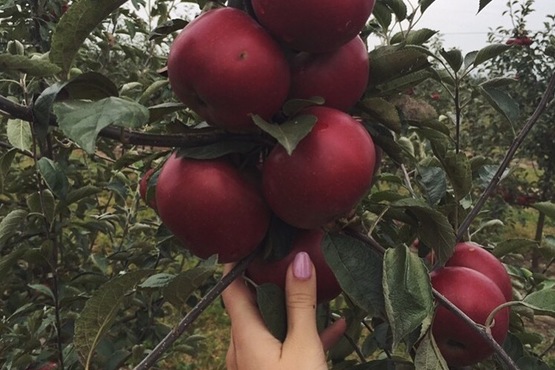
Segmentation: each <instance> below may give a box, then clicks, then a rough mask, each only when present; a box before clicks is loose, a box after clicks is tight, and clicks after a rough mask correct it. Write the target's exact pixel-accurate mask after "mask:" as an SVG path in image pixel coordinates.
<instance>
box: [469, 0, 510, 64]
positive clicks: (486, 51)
mask: <svg viewBox="0 0 555 370" xmlns="http://www.w3.org/2000/svg"><path fill="white" fill-rule="evenodd" d="M482 1H483V0H482ZM489 1H491V0H489ZM489 1H488V2H489ZM480 10H481V8H480ZM510 48H511V46H510V45H505V44H491V45H488V46H486V47H485V48H482V49H480V50H478V52H477V53H476V55H475V57H473V59H474V60H473V62H472V64H473V66H474V67H477V66H479V65H480V64H482V63H484V62H486V61H488V60H490V59H493V58H495V57H496V56H498V55H501V54H503V53H504V52H505V51H507V50H509V49H510Z"/></svg>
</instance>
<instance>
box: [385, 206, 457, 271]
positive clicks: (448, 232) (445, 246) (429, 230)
mask: <svg viewBox="0 0 555 370" xmlns="http://www.w3.org/2000/svg"><path fill="white" fill-rule="evenodd" d="M392 206H393V207H397V208H402V209H405V212H406V213H408V214H409V215H410V216H412V218H413V219H414V220H415V221H416V222H417V223H418V239H419V240H420V242H422V243H424V244H425V245H427V246H428V247H430V248H432V249H433V251H434V252H435V255H436V256H437V257H438V262H439V264H440V265H443V264H445V262H446V261H447V260H448V259H449V257H451V256H452V255H453V249H454V248H455V230H454V229H453V227H452V226H451V224H450V223H449V220H448V219H447V217H446V216H445V215H444V214H442V213H440V212H438V211H436V210H434V209H433V208H430V207H429V206H428V205H427V204H426V203H424V202H422V201H421V200H418V199H412V198H405V199H402V200H399V201H397V202H394V203H392Z"/></svg>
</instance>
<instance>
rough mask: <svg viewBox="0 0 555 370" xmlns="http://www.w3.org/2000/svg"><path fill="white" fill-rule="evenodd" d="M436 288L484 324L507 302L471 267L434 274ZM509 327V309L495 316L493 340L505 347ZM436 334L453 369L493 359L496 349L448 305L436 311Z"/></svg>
mask: <svg viewBox="0 0 555 370" xmlns="http://www.w3.org/2000/svg"><path fill="white" fill-rule="evenodd" d="M430 276H431V280H432V286H433V287H434V288H435V289H436V290H437V291H438V292H439V293H441V294H442V295H443V296H445V298H447V299H448V300H449V301H451V302H452V303H453V304H454V305H455V306H457V307H458V308H459V309H460V310H461V311H463V312H464V313H465V314H466V315H467V316H469V317H470V318H471V319H472V320H473V321H474V322H476V323H478V324H482V325H484V324H485V322H486V319H487V317H488V316H489V314H490V313H491V312H492V311H493V310H494V309H495V308H496V307H498V306H500V305H501V304H503V303H505V297H503V293H502V292H501V290H500V289H499V288H498V287H497V285H495V283H494V282H493V281H492V280H490V279H488V278H487V277H486V276H485V275H483V274H481V273H479V272H478V271H475V270H472V269H469V268H467V267H444V268H440V269H438V270H435V271H433V272H432V273H431V274H430ZM508 328H509V310H508V309H503V310H501V311H500V312H499V313H498V314H497V315H496V316H495V324H494V325H493V327H492V328H491V334H492V336H493V338H494V339H495V340H496V341H497V342H498V343H499V344H502V343H503V341H504V340H505V337H506V336H507V332H508ZM432 334H433V336H434V338H435V340H436V342H437V345H438V348H439V350H440V351H441V354H442V355H443V357H444V358H445V361H446V362H447V364H448V365H449V366H453V367H463V366H470V365H472V364H475V363H477V362H480V361H482V360H484V359H486V358H487V357H489V356H490V355H491V354H492V353H493V350H492V349H491V347H490V346H489V345H488V343H487V342H486V341H485V340H484V339H483V338H481V337H480V336H479V335H478V334H477V333H475V332H474V330H472V329H471V328H470V327H469V326H468V324H466V323H465V322H464V321H463V320H462V319H460V318H459V317H457V316H455V314H453V313H452V312H451V311H449V310H448V309H447V308H445V307H444V306H441V305H439V306H438V308H437V309H436V313H435V316H434V321H433V323H432Z"/></svg>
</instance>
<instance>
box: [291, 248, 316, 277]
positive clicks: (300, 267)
mask: <svg viewBox="0 0 555 370" xmlns="http://www.w3.org/2000/svg"><path fill="white" fill-rule="evenodd" d="M293 275H294V276H295V277H296V278H297V279H299V280H308V279H310V276H312V264H311V263H310V256H309V255H308V253H306V252H299V253H297V255H296V256H295V259H294V260H293Z"/></svg>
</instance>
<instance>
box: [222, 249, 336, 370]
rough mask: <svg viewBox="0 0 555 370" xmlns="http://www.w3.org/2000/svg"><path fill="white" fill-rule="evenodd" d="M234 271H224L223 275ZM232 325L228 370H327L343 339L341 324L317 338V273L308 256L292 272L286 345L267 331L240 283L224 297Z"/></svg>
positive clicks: (298, 257)
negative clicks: (335, 347)
mask: <svg viewBox="0 0 555 370" xmlns="http://www.w3.org/2000/svg"><path fill="white" fill-rule="evenodd" d="M232 267H233V266H232V265H230V264H227V265H225V270H224V273H226V274H227V273H228V272H229V271H230V270H231V268H232ZM222 297H223V300H224V304H225V307H226V310H227V312H228V314H229V317H230V319H231V342H230V345H229V349H228V352H227V357H226V364H227V369H228V370H297V369H299V370H301V369H302V370H326V369H327V368H328V366H327V364H326V355H325V351H326V350H327V349H329V348H330V347H331V346H333V344H335V343H336V342H337V341H338V340H339V339H340V338H341V336H342V335H343V333H344V331H345V328H346V323H345V320H343V319H341V320H338V321H336V322H335V323H333V324H332V325H331V326H329V327H328V328H326V329H325V330H324V331H323V332H322V333H321V334H318V330H317V328H316V272H315V270H314V265H313V264H312V262H311V261H310V257H309V256H308V254H307V253H304V252H300V253H298V254H297V255H296V256H295V259H294V261H293V262H292V263H291V265H290V266H289V269H288V271H287V277H286V283H285V300H286V306H287V337H286V338H285V341H284V342H283V343H282V342H280V341H279V340H278V339H276V338H275V337H274V336H273V335H272V334H271V333H270V332H269V330H268V328H267V327H266V325H265V324H264V321H263V319H262V316H261V315H260V311H259V310H258V307H257V305H256V300H255V297H254V294H253V293H252V291H251V290H249V288H248V287H247V286H246V285H245V282H244V280H243V279H242V278H241V277H239V278H237V279H236V280H235V281H234V282H232V283H231V284H230V285H229V286H228V287H227V289H226V290H225V291H224V292H223V294H222Z"/></svg>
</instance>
